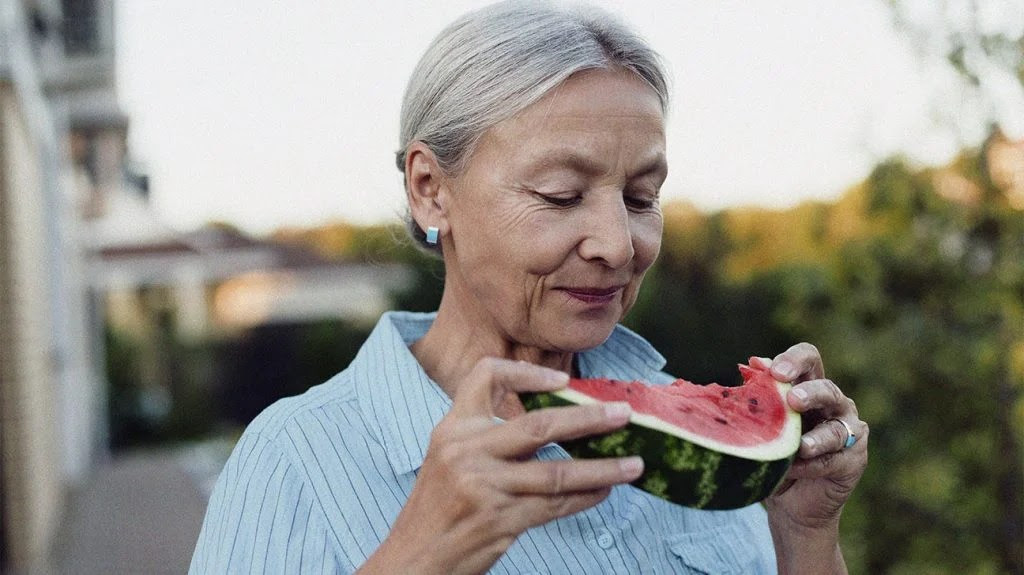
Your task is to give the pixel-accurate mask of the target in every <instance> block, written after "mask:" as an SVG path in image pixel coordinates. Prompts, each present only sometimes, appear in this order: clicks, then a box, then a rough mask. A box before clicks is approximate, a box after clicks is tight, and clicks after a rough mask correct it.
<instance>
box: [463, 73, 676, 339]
mask: <svg viewBox="0 0 1024 575" xmlns="http://www.w3.org/2000/svg"><path fill="white" fill-rule="evenodd" d="M666 173H667V165H666V163H665V132H664V118H663V117H662V112H661V107H660V104H659V100H658V97H657V95H656V94H655V93H654V91H653V90H652V89H651V88H650V87H648V86H647V85H646V84H645V83H644V82H643V81H642V80H641V79H640V78H638V77H637V76H636V75H635V74H633V73H631V72H628V71H623V70H591V71H586V72H581V73H578V74H576V75H574V76H572V77H571V78H570V79H569V80H568V81H566V82H565V83H564V84H563V85H562V86H560V87H559V88H557V89H555V90H553V91H552V92H551V93H549V94H547V95H546V96H545V97H544V98H542V99H541V100H539V101H538V102H536V103H535V104H533V105H532V106H530V107H529V108H527V109H526V110H525V111H524V112H523V113H522V114H520V115H519V116H516V117H515V118H512V119H509V120H506V121H504V122H502V123H500V124H497V125H496V126H494V127H493V128H492V129H490V130H488V132H487V133H486V134H485V135H484V136H483V138H482V139H481V141H480V142H479V143H478V146H477V148H476V150H475V151H474V153H473V155H472V156H471V157H470V159H469V161H468V165H467V167H466V169H465V170H464V171H463V172H462V173H461V174H460V175H458V176H457V177H456V178H454V179H453V180H452V181H451V182H450V188H451V201H450V202H449V203H448V206H447V218H448V224H449V227H450V236H449V237H447V238H446V242H445V246H444V248H445V252H444V254H445V266H446V270H447V272H446V273H447V275H446V282H447V284H448V285H446V292H450V294H451V297H452V298H453V300H454V301H453V302H452V303H456V304H457V305H458V306H460V307H462V308H464V311H465V312H468V313H467V315H466V317H467V318H470V321H473V322H474V324H476V326H477V327H479V328H484V329H488V330H494V331H493V333H494V334H495V335H497V336H499V337H501V338H504V339H505V340H506V341H510V342H515V343H517V344H520V345H526V346H531V347H539V348H541V349H544V350H550V351H579V350H583V349H588V348H591V347H595V346H597V345H600V344H601V343H602V342H603V341H604V340H605V339H607V337H608V336H609V334H610V333H611V331H612V328H613V327H614V325H615V324H616V323H617V322H618V321H619V320H621V319H622V317H623V316H624V315H625V314H626V312H627V311H628V310H629V308H630V307H631V306H632V305H633V303H634V302H635V301H636V296H637V290H638V289H639V288H640V283H641V281H642V280H643V276H644V273H645V272H646V271H647V269H648V268H649V267H650V265H651V264H652V263H653V262H654V260H655V258H656V257H657V255H658V250H659V249H660V247H661V233H662V216H661V210H660V207H659V204H658V193H659V189H660V188H661V185H662V183H663V182H664V180H665V176H666ZM446 297H448V296H447V295H446Z"/></svg>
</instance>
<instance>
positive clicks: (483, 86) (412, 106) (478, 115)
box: [396, 1, 669, 250]
mask: <svg viewBox="0 0 1024 575" xmlns="http://www.w3.org/2000/svg"><path fill="white" fill-rule="evenodd" d="M611 67H620V68H624V69H627V70H631V71H633V72H634V73H636V74H637V76H639V77H640V78H642V79H643V80H644V81H645V82H646V83H647V84H649V85H650V86H651V88H652V89H653V90H654V92H655V93H656V94H657V96H658V99H659V100H660V102H661V108H662V111H663V112H667V111H668V100H669V95H668V81H667V78H666V74H665V71H664V69H663V68H662V64H661V61H660V59H659V57H658V55H657V53H655V52H654V50H652V49H651V48H650V46H648V45H647V43H646V42H645V41H644V40H643V39H642V38H640V36H638V35H637V34H636V33H634V32H633V31H632V30H630V29H629V28H628V27H627V26H626V25H625V24H623V23H622V22H621V21H620V20H619V19H618V18H616V17H615V16H613V15H612V14H610V13H608V12H606V11H604V10H601V9H599V8H596V7H593V6H584V5H578V6H572V7H562V6H558V5H556V4H554V3H552V2H547V1H535V2H511V1H508V2H498V3H495V4H491V5H490V6H486V7H484V8H480V9H478V10H474V11H472V12H469V13H467V14H465V15H464V16H462V17H461V18H459V19H458V20H456V21H455V22H453V23H452V24H450V25H449V26H448V27H447V28H445V29H444V30H443V31H442V32H441V33H440V34H439V35H438V36H437V38H435V39H434V41H433V42H432V43H431V44H430V46H429V47H428V48H427V51H426V53H424V54H423V57H422V58H421V59H420V61H419V64H417V65H416V69H415V70H414V71H413V73H412V77H411V78H410V79H409V84H408V86H407V87H406V90H405V96H404V98H403V99H402V117H401V126H400V134H399V141H400V142H401V148H400V149H399V151H398V152H397V154H396V163H397V165H398V169H399V170H400V171H402V172H403V173H404V172H405V159H406V157H405V156H406V152H407V150H408V148H409V145H410V144H412V143H413V142H416V141H421V142H423V143H424V144H426V146H427V147H429V148H430V150H431V151H432V152H433V153H434V155H435V156H436V157H437V161H438V163H439V165H440V168H441V169H442V170H444V172H445V173H447V174H449V175H455V174H458V173H459V172H460V171H461V170H462V169H463V168H464V167H465V162H466V161H467V159H468V158H469V157H470V156H471V155H472V152H473V149H474V147H475V146H476V143H477V141H478V140H479V139H480V137H481V136H482V135H483V134H484V132H486V131H487V130H488V129H490V128H491V127H492V126H494V125H495V124H497V123H499V122H501V121H502V120H506V119H508V118H511V117H513V116H515V115H516V114H518V113H520V112H522V111H523V110H524V109H526V108H527V107H529V106H530V105H531V104H533V103H534V102H536V101H537V100H539V99H540V98H541V97H542V96H544V94H546V93H548V92H549V91H550V90H552V89H553V88H555V87H556V86H558V85H559V84H561V83H562V82H564V81H565V80H566V79H568V78H569V77H570V76H572V75H573V74H575V73H577V72H581V71H583V70H590V69H595V68H611ZM407 225H408V228H409V232H410V233H411V235H412V237H413V239H415V240H416V241H417V243H419V245H420V246H422V247H426V248H427V249H432V250H437V249H438V247H437V246H430V245H428V244H427V243H426V240H425V234H424V232H423V230H422V229H420V227H419V226H418V225H417V224H416V222H415V221H414V220H413V219H412V218H411V217H407Z"/></svg>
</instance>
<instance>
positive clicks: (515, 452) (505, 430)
mask: <svg viewBox="0 0 1024 575" xmlns="http://www.w3.org/2000/svg"><path fill="white" fill-rule="evenodd" d="M630 413H631V410H630V408H629V404H628V403H624V402H609V403H599V404H594V405H574V406H570V407H547V408H544V409H538V410H536V411H531V412H529V413H526V414H523V415H521V416H519V417H517V418H515V419H513V420H511V421H508V422H506V423H504V424H503V425H498V426H495V427H494V428H493V429H491V430H489V431H488V433H487V435H486V436H481V438H480V441H481V444H482V447H483V448H484V449H485V450H487V452H489V453H492V454H494V455H495V456H496V457H503V458H507V457H519V456H523V455H532V454H533V453H534V452H536V451H537V450H538V449H540V448H541V447H543V446H545V445H547V444H549V443H552V442H557V441H568V440H570V439H576V438H577V437H585V436H588V435H597V434H600V433H606V432H609V431H612V430H614V429H618V428H620V427H622V426H623V425H625V424H626V423H627V422H628V421H629V415H630Z"/></svg>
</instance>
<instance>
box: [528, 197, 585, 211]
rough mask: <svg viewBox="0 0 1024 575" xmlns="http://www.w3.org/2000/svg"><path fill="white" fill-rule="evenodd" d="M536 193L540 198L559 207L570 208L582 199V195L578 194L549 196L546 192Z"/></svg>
mask: <svg viewBox="0 0 1024 575" xmlns="http://www.w3.org/2000/svg"><path fill="white" fill-rule="evenodd" d="M537 195H538V196H540V198H541V199H542V200H544V201H545V202H547V203H549V204H551V205H553V206H558V207H560V208H571V207H572V206H575V205H577V204H579V203H580V201H582V199H583V197H582V196H579V195H575V196H570V197H560V196H549V195H547V194H540V193H538V194H537Z"/></svg>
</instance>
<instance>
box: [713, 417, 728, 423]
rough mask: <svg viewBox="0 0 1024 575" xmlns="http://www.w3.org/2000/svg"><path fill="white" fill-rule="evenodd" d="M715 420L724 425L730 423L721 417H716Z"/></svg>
mask: <svg viewBox="0 0 1024 575" xmlns="http://www.w3.org/2000/svg"><path fill="white" fill-rule="evenodd" d="M715 421H717V422H718V423H721V424H722V425H727V424H728V423H729V422H728V421H726V420H724V419H722V418H721V417H716V418H715Z"/></svg>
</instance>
